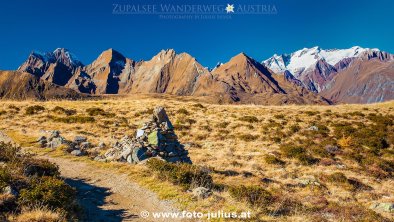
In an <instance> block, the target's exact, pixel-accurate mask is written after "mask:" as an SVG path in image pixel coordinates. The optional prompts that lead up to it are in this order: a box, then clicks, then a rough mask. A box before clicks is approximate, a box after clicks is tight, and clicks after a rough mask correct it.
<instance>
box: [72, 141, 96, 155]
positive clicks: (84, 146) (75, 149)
mask: <svg viewBox="0 0 394 222" xmlns="http://www.w3.org/2000/svg"><path fill="white" fill-rule="evenodd" d="M91 147H92V145H91V144H90V143H89V142H88V138H86V137H85V136H76V137H74V140H73V141H72V142H69V143H68V148H67V151H68V152H70V153H71V154H72V155H74V156H83V155H86V154H87V153H88V149H90V148H91Z"/></svg>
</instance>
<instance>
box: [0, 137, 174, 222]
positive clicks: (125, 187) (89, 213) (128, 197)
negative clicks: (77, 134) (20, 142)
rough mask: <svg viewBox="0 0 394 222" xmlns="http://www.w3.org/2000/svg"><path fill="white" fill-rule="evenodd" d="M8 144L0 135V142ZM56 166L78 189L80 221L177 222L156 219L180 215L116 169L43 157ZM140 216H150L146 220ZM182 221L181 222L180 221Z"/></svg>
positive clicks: (168, 204) (166, 202)
mask: <svg viewBox="0 0 394 222" xmlns="http://www.w3.org/2000/svg"><path fill="white" fill-rule="evenodd" d="M6 140H7V142H9V138H8V137H7V136H6V134H4V133H1V131H0V141H6ZM39 158H44V159H48V160H49V161H51V162H53V163H55V164H57V165H58V166H59V169H60V173H61V176H62V177H63V178H64V179H65V181H66V182H67V183H68V184H69V185H71V186H72V187H75V188H76V190H77V195H78V196H77V197H78V201H79V203H80V204H81V205H82V207H83V209H84V215H85V216H84V218H82V220H81V221H89V222H101V221H102V222H117V221H176V220H175V219H161V220H160V219H154V218H153V217H152V212H177V211H178V210H177V209H176V208H174V207H173V206H172V204H171V203H170V202H168V201H163V200H159V199H158V197H157V195H156V194H155V193H153V192H152V191H149V190H147V189H145V188H142V187H140V186H139V185H138V184H136V183H135V182H133V181H131V180H130V179H128V177H127V175H126V174H121V173H119V172H116V171H115V170H113V169H98V168H96V167H94V166H91V165H89V164H87V163H84V162H78V161H72V160H69V159H63V158H54V157H49V156H40V157H39ZM141 212H149V213H150V215H149V216H148V217H147V218H144V217H141ZM178 221H180V220H178Z"/></svg>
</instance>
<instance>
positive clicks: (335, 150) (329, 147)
mask: <svg viewBox="0 0 394 222" xmlns="http://www.w3.org/2000/svg"><path fill="white" fill-rule="evenodd" d="M324 149H325V150H326V151H327V152H328V153H330V154H336V153H338V152H339V147H337V146H333V145H327V146H325V147H324Z"/></svg>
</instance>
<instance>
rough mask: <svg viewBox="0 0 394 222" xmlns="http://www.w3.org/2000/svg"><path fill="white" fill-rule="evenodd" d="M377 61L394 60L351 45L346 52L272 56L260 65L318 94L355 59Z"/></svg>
mask: <svg viewBox="0 0 394 222" xmlns="http://www.w3.org/2000/svg"><path fill="white" fill-rule="evenodd" d="M374 58H377V59H378V60H381V61H389V60H392V59H394V57H393V55H391V54H389V53H386V52H383V51H380V50H379V49H376V48H373V49H370V48H361V47H359V46H354V47H352V48H349V49H327V50H326V49H321V48H320V47H318V46H316V47H313V48H303V49H301V50H298V51H296V52H293V53H291V54H283V55H276V54H275V55H273V56H272V57H271V58H269V59H267V60H265V61H263V62H262V63H263V64H264V65H265V66H266V67H268V68H269V69H271V70H272V71H274V72H275V73H280V74H283V73H284V72H285V71H288V72H290V73H291V74H292V75H293V76H294V77H295V78H297V79H299V80H300V81H301V82H302V83H303V84H304V85H305V87H307V88H308V89H309V90H311V91H314V92H321V91H323V90H325V89H326V88H327V87H330V83H331V81H332V80H333V79H334V77H335V76H336V75H337V73H338V72H340V71H342V70H344V69H346V68H347V67H348V66H350V65H351V63H352V62H353V61H354V60H355V59H361V60H365V61H367V60H370V59H374Z"/></svg>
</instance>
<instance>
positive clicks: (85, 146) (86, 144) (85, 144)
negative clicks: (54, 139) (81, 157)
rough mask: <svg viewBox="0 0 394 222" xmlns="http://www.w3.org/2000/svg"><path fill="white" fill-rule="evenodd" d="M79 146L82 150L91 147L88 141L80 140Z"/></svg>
mask: <svg viewBox="0 0 394 222" xmlns="http://www.w3.org/2000/svg"><path fill="white" fill-rule="evenodd" d="M79 147H80V148H81V149H83V150H85V149H89V148H90V147H92V145H91V144H90V143H89V142H82V143H81V144H79Z"/></svg>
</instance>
